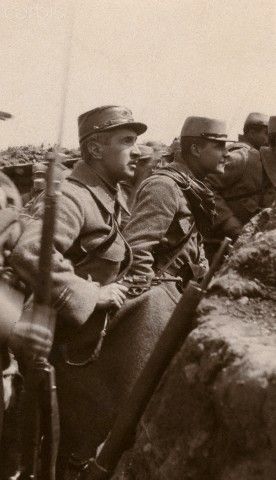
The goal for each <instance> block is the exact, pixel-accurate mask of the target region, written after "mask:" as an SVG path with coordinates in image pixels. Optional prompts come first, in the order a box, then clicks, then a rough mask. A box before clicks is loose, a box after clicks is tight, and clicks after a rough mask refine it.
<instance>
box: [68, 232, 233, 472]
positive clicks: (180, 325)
mask: <svg viewBox="0 0 276 480" xmlns="http://www.w3.org/2000/svg"><path fill="white" fill-rule="evenodd" d="M230 242H231V240H230V239H229V238H225V240H224V241H223V242H222V244H221V246H220V248H219V250H218V252H217V253H216V255H215V256H214V260H213V262H212V264H211V267H210V269H209V271H208V273H207V274H206V276H205V277H204V279H203V280H202V282H201V283H200V284H198V283H196V282H194V281H190V282H189V283H188V285H187V287H186V288H185V289H184V291H183V293H182V296H181V299H180V301H179V303H178V304H177V306H176V308H175V310H174V312H173V314H172V316H171V318H170V320H169V322H168V324H167V326H166V328H165V330H164V331H163V333H162V335H161V337H160V339H159V340H158V342H157V344H156V346H155V348H154V351H153V352H152V354H151V356H150V358H149V360H148V362H147V364H146V366H145V367H144V369H143V371H142V372H141V374H140V377H139V378H138V380H137V381H136V383H135V385H134V387H133V389H132V391H131V392H130V394H129V397H128V399H127V400H126V402H125V404H124V405H123V408H122V409H121V410H120V412H119V414H118V416H117V418H116V420H115V423H114V426H113V428H112V430H111V432H110V434H109V436H108V437H107V439H106V441H105V443H104V445H103V447H102V448H101V450H100V452H99V453H98V455H97V456H96V458H91V459H89V460H88V461H82V462H81V461H78V459H72V460H71V469H72V470H71V472H70V473H69V472H68V473H69V475H70V478H74V479H75V480H76V479H81V480H104V479H107V478H109V476H110V475H111V473H112V471H113V470H114V468H115V467H116V465H117V463H118V461H119V459H120V457H121V455H122V453H123V452H124V450H125V449H126V448H128V446H129V441H130V439H131V438H132V436H133V434H134V432H135V428H136V426H137V424H138V422H139V420H140V418H141V416H142V414H143V412H144V411H145V409H146V406H147V404H148V402H149V400H150V398H151V396H152V395H153V393H154V390H155V388H156V387H157V385H158V383H159V382H160V379H161V377H162V375H163V373H164V372H165V370H166V368H167V367H168V364H169V362H170V361H171V359H172V358H173V356H174V355H175V354H176V352H177V351H178V350H179V348H180V347H181V345H182V344H183V342H184V341H185V339H186V338H187V336H188V335H189V333H190V332H191V331H192V330H193V328H194V327H195V322H194V317H195V313H196V309H197V307H198V305H199V303H200V301H201V299H202V297H203V295H204V294H205V292H206V289H207V287H208V285H209V283H210V281H211V279H212V277H213V275H214V273H215V271H216V270H217V268H218V266H219V264H220V262H221V259H222V257H223V255H224V253H225V251H226V249H227V248H228V246H229V244H230ZM73 471H74V472H75V477H74V476H71V473H72V472H73Z"/></svg>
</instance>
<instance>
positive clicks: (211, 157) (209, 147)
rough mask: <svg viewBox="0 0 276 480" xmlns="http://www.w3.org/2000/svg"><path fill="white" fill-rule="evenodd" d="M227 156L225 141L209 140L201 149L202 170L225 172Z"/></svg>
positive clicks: (206, 172)
mask: <svg viewBox="0 0 276 480" xmlns="http://www.w3.org/2000/svg"><path fill="white" fill-rule="evenodd" d="M225 158H226V148H225V143H224V142H215V141H208V142H206V144H205V145H204V146H202V147H201V149H200V157H199V163H200V167H201V170H202V172H204V173H205V174H206V175H207V174H208V173H215V172H218V173H223V172H224V165H225Z"/></svg>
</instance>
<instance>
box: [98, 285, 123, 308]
mask: <svg viewBox="0 0 276 480" xmlns="http://www.w3.org/2000/svg"><path fill="white" fill-rule="evenodd" d="M127 291H128V287H126V286H125V285H122V284H120V283H110V285H106V286H104V287H101V288H100V293H99V299H98V302H97V308H120V307H121V306H122V305H123V303H124V301H125V299H126V292H127Z"/></svg>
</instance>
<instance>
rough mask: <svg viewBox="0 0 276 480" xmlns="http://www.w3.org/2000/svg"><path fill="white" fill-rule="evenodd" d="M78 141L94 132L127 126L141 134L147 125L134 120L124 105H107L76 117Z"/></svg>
mask: <svg viewBox="0 0 276 480" xmlns="http://www.w3.org/2000/svg"><path fill="white" fill-rule="evenodd" d="M78 126H79V141H80V143H81V142H83V141H84V140H85V139H87V138H88V137H89V136H90V135H93V134H94V133H100V132H107V131H109V130H113V129H114V128H118V127H128V128H131V129H132V130H134V131H135V132H136V133H137V135H141V134H142V133H144V132H145V131H146V130H147V126H146V125H145V124H144V123H141V122H135V121H134V118H133V116H132V112H131V110H129V109H128V108H126V107H120V106H116V105H107V106H104V107H99V108H94V109H93V110H89V111H88V112H85V113H82V114H81V115H80V116H79V118H78Z"/></svg>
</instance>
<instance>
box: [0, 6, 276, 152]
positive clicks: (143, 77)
mask: <svg viewBox="0 0 276 480" xmlns="http://www.w3.org/2000/svg"><path fill="white" fill-rule="evenodd" d="M0 12H1V13H0V15H1V45H0V58H1V66H2V75H1V81H0V85H1V88H0V110H4V111H7V112H10V113H12V114H13V115H14V118H13V119H12V120H9V121H6V122H1V135H0V146H1V147H2V148H4V147H6V146H7V145H25V144H35V145H39V144H40V143H42V142H43V143H44V144H53V143H55V142H57V141H58V138H59V137H60V135H62V144H63V146H68V147H72V146H77V144H78V135H77V117H78V115H79V114H80V113H82V112H84V111H86V110H89V109H92V108H95V107H97V106H100V105H109V104H113V105H124V106H127V107H129V108H130V109H131V110H132V112H133V115H134V117H135V119H137V120H138V121H142V122H145V123H146V124H147V125H148V131H147V132H146V134H144V136H143V140H149V139H150V140H158V141H163V142H165V143H167V144H170V143H171V141H172V140H173V138H174V137H175V136H177V135H179V133H180V130H181V127H182V124H183V122H184V120H185V118H186V117H187V116H189V115H202V116H209V117H213V118H221V119H224V120H226V121H227V124H228V130H229V135H230V137H231V138H236V137H237V134H238V133H240V132H241V131H242V126H243V122H244V119H245V117H246V116H247V114H248V113H249V112H252V111H259V112H264V113H267V114H269V115H270V114H271V115H272V114H274V115H276V81H275V79H276V2H275V0H250V2H248V0H75V1H74V2H71V1H70V0H0ZM70 45H71V50H70ZM67 71H68V75H66V72H67ZM65 92H67V96H66V95H65ZM64 98H65V108H64V109H63V108H62V105H63V100H64ZM61 112H64V115H63V114H62V113H61ZM60 124H62V128H61V127H60ZM60 132H61V133H60ZM141 138H142V137H141Z"/></svg>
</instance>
